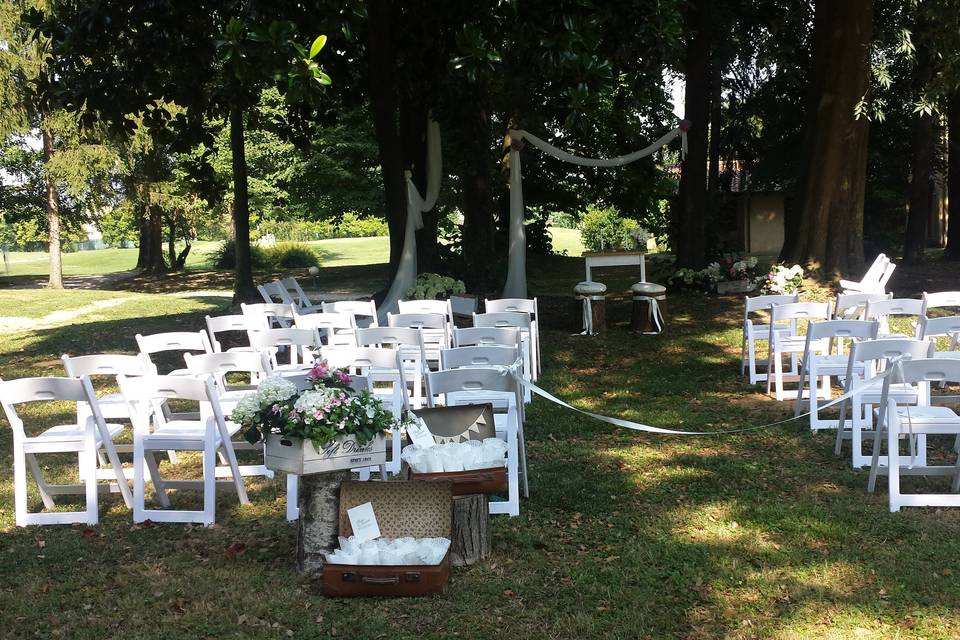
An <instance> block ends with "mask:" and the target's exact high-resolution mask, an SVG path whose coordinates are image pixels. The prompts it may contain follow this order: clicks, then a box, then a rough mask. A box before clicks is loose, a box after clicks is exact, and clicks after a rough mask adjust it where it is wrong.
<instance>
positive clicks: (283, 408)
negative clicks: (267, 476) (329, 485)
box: [230, 360, 395, 473]
mask: <svg viewBox="0 0 960 640" xmlns="http://www.w3.org/2000/svg"><path fill="white" fill-rule="evenodd" d="M307 377H308V378H309V379H310V381H311V382H312V384H313V386H312V388H310V389H307V390H305V391H302V392H300V391H298V390H297V386H296V385H295V384H294V383H293V382H291V381H290V380H287V379H285V378H282V377H277V376H271V377H269V378H267V379H265V380H264V381H263V382H261V383H260V384H259V386H258V387H257V390H256V391H255V392H253V393H250V394H248V395H246V396H244V397H243V398H242V399H241V400H240V402H239V403H238V404H237V406H236V408H235V409H234V410H233V412H232V413H231V416H230V417H231V419H232V420H233V421H234V422H237V423H238V424H240V425H242V426H243V428H244V429H246V433H245V435H246V437H247V439H248V440H249V441H251V442H259V441H261V440H263V441H265V442H266V460H267V466H268V467H270V468H274V469H278V470H281V471H288V472H291V473H310V472H317V471H319V470H323V471H332V470H335V469H339V468H351V467H356V466H367V465H371V464H380V463H382V462H383V461H384V460H385V455H386V454H385V448H384V447H385V440H384V437H383V435H384V432H386V431H389V430H390V429H391V428H392V427H393V426H394V425H395V420H394V418H393V414H391V413H390V412H389V411H387V410H386V409H385V408H384V407H383V405H382V404H381V402H380V400H379V399H378V398H376V397H375V396H374V395H373V394H372V393H370V391H368V390H366V389H364V390H361V391H354V390H352V389H351V388H350V384H351V382H352V379H351V378H350V376H349V375H347V373H346V372H345V371H343V370H338V369H332V368H331V367H329V366H328V364H327V361H326V360H323V361H321V362H319V363H317V364H316V365H314V367H313V369H312V370H311V371H310V373H309V374H308V376H307ZM283 447H287V448H295V449H296V450H295V451H294V450H291V451H289V452H288V451H285V450H284V449H283ZM278 456H279V457H281V458H283V460H278V459H274V460H273V461H272V462H273V463H274V466H271V457H273V458H277V457H278ZM340 457H344V458H349V460H348V461H343V462H341V463H338V462H337V461H336V460H335V458H340ZM358 458H363V459H362V460H358ZM367 458H369V460H368V459H367ZM311 460H314V461H315V460H325V461H327V465H326V467H329V468H326V467H325V465H322V464H315V465H309V464H307V463H308V462H310V461H311ZM330 461H332V462H330ZM331 464H333V465H336V464H343V465H345V466H330V465H331ZM311 470H312V471H311Z"/></svg>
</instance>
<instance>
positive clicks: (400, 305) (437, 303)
mask: <svg viewBox="0 0 960 640" xmlns="http://www.w3.org/2000/svg"><path fill="white" fill-rule="evenodd" d="M397 312H398V313H401V314H404V313H437V314H440V315H441V316H443V317H444V318H446V319H447V323H449V324H450V326H451V327H452V326H453V307H452V306H451V304H450V300H397ZM398 326H403V325H398Z"/></svg>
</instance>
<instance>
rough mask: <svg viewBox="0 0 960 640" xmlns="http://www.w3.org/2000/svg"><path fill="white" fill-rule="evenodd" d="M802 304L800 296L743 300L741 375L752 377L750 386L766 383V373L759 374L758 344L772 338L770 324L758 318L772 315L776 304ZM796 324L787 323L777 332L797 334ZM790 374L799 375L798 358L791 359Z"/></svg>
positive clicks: (770, 296)
mask: <svg viewBox="0 0 960 640" xmlns="http://www.w3.org/2000/svg"><path fill="white" fill-rule="evenodd" d="M795 302H800V294H796V293H795V294H793V295H769V296H754V297H752V298H751V297H749V296H747V297H745V298H744V299H743V337H742V340H741V344H740V374H741V375H743V374H747V375H749V377H750V384H756V383H758V382H766V381H767V374H766V373H762V374H761V373H757V347H756V343H757V342H760V341H766V340H767V338H769V337H770V324H769V323H767V324H764V321H765V319H764V318H760V317H756V316H759V315H760V314H767V315H769V313H770V307H771V306H773V305H775V304H793V303H795ZM796 324H797V323H796V322H795V321H794V322H785V323H783V324H780V325H777V326H776V327H774V329H775V330H776V331H786V332H789V333H796ZM790 373H797V363H796V358H791V363H790Z"/></svg>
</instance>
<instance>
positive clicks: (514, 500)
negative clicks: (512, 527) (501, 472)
mask: <svg viewBox="0 0 960 640" xmlns="http://www.w3.org/2000/svg"><path fill="white" fill-rule="evenodd" d="M519 453H520V452H519V448H518V446H517V441H516V440H514V441H513V442H511V443H509V449H508V452H507V502H508V503H509V505H510V507H509V513H510V515H511V516H519V515H520V487H519V486H518V485H519V481H520V471H519V464H520V460H519Z"/></svg>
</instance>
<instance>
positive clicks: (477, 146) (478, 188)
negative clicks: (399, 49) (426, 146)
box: [456, 91, 503, 294]
mask: <svg viewBox="0 0 960 640" xmlns="http://www.w3.org/2000/svg"><path fill="white" fill-rule="evenodd" d="M480 95H482V92H481V91H477V92H476V93H475V94H474V99H469V100H464V101H463V103H462V104H463V112H462V113H461V114H460V117H461V118H462V122H463V127H462V128H461V129H460V130H459V131H458V132H456V139H457V141H458V142H457V147H458V152H459V153H460V158H459V163H458V164H459V167H460V184H461V190H462V196H463V260H464V267H465V270H466V273H465V274H464V277H465V283H466V285H467V290H468V291H472V292H475V293H478V294H482V293H490V292H492V291H493V290H494V289H495V288H496V287H498V286H499V285H500V284H501V283H500V282H498V276H499V273H498V266H499V265H501V264H502V263H503V256H499V255H497V251H496V241H497V238H496V236H497V228H496V220H495V218H494V199H493V183H492V180H493V166H492V165H493V158H492V157H491V155H490V147H489V144H488V143H489V141H490V136H491V135H492V129H491V124H490V115H489V113H488V112H487V111H486V109H484V107H483V105H482V103H481V101H480V98H479V96H480Z"/></svg>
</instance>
